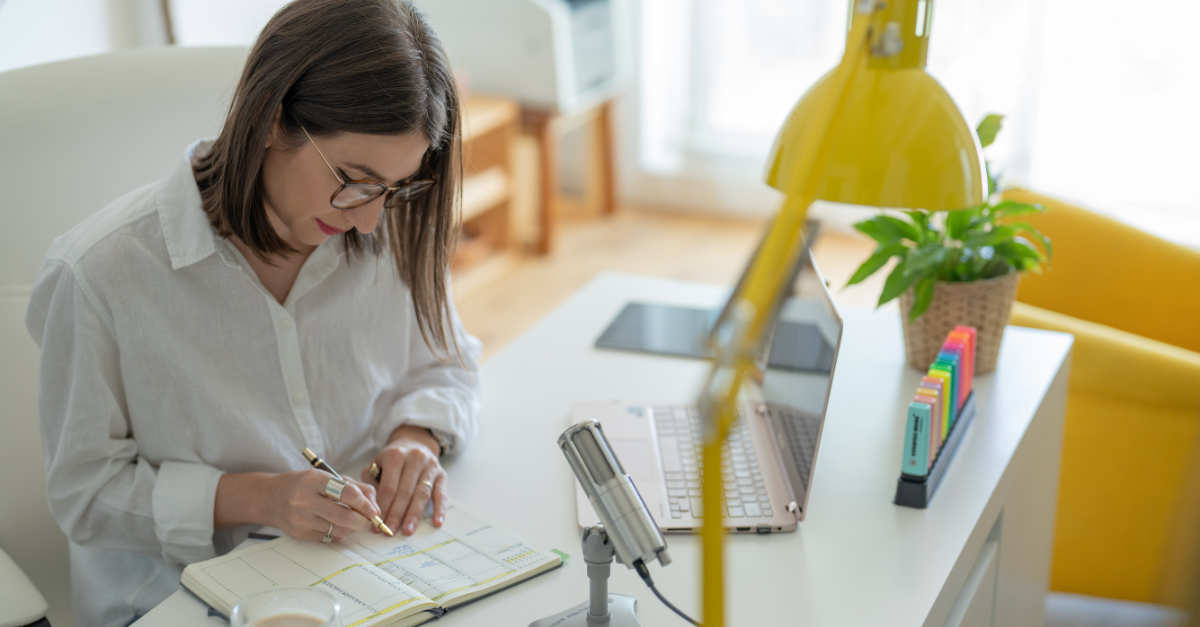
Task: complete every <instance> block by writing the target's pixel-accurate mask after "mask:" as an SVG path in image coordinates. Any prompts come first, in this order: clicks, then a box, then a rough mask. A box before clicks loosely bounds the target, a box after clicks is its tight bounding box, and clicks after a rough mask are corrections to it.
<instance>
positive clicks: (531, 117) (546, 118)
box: [524, 109, 558, 255]
mask: <svg viewBox="0 0 1200 627" xmlns="http://www.w3.org/2000/svg"><path fill="white" fill-rule="evenodd" d="M524 116H525V122H526V124H527V125H528V126H529V127H531V128H532V129H533V131H534V133H535V134H536V135H537V138H538V145H539V148H540V151H539V152H540V153H541V155H540V157H539V158H540V161H541V171H542V176H541V179H542V180H541V183H542V185H541V203H540V204H541V206H540V208H539V211H540V213H539V217H540V218H541V220H540V222H541V231H542V232H541V234H540V235H539V236H538V244H537V251H538V253H539V254H542V255H546V254H549V253H550V251H551V250H552V249H553V247H554V230H555V226H556V224H557V221H558V206H557V205H558V202H557V201H558V137H557V136H556V135H555V132H554V118H555V115H554V113H553V112H551V111H542V110H530V109H526V110H525V112H524Z"/></svg>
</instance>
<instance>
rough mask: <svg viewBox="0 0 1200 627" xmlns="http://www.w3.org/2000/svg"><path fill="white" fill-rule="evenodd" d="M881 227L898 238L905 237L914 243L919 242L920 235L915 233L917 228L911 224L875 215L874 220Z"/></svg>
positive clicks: (886, 216)
mask: <svg viewBox="0 0 1200 627" xmlns="http://www.w3.org/2000/svg"><path fill="white" fill-rule="evenodd" d="M874 219H875V220H877V221H878V222H879V224H880V225H882V226H883V228H884V229H888V230H890V231H892V232H893V233H896V234H897V235H899V236H900V237H906V238H908V239H910V240H912V241H914V242H919V241H921V234H920V233H919V232H918V231H917V226H916V225H915V224H913V223H911V222H905V221H904V220H901V219H900V218H894V217H892V216H889V215H877V216H875V218H874Z"/></svg>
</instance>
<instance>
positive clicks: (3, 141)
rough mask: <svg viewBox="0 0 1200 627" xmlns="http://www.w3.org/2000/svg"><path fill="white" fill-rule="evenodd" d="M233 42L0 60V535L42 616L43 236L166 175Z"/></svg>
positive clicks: (51, 565)
mask: <svg viewBox="0 0 1200 627" xmlns="http://www.w3.org/2000/svg"><path fill="white" fill-rule="evenodd" d="M245 56H246V49H244V48H144V49H139V50H129V51H122V52H116V53H111V54H104V55H98V56H94V57H85V58H81V59H72V60H69V61H60V62H56V63H48V64H45V65H38V66H33V67H28V68H21V69H17V70H12V71H8V72H0V434H2V435H0V460H4V468H5V475H6V476H5V478H4V479H3V480H2V481H0V549H2V550H3V551H5V552H7V553H8V554H9V555H10V556H11V557H12V559H13V561H15V562H16V564H17V565H18V566H19V567H20V568H21V569H22V570H23V571H24V572H25V573H26V574H27V575H28V576H29V579H30V580H32V581H33V584H34V585H35V586H36V587H37V588H38V589H39V590H40V591H41V593H42V594H43V595H44V596H45V597H46V600H47V602H48V603H49V606H50V611H49V619H50V622H51V623H52V624H53V625H54V626H55V627H69V626H70V625H71V624H72V620H71V593H70V585H69V584H70V566H69V562H68V557H67V539H66V537H65V536H64V535H63V533H62V532H61V531H60V530H59V528H58V525H57V523H55V521H54V520H53V518H52V517H51V516H50V512H49V508H48V506H47V504H46V479H45V466H44V464H43V458H42V447H41V436H40V434H39V430H38V361H39V360H38V349H37V345H35V344H34V343H33V340H32V339H31V338H30V337H29V333H28V332H27V331H26V330H25V309H26V307H27V305H28V303H29V294H30V287H31V285H32V283H33V280H34V278H35V277H36V275H37V270H38V266H39V263H40V262H41V259H42V256H43V255H44V254H45V252H46V250H47V249H48V248H49V246H50V242H51V241H52V240H53V239H54V238H55V237H56V236H58V235H60V234H62V233H64V232H66V231H67V230H69V229H70V228H71V227H73V226H75V225H76V224H78V223H79V222H80V221H82V220H83V219H84V218H86V217H87V216H89V215H90V214H92V213H93V212H95V211H97V210H99V209H101V208H102V207H104V206H105V205H107V204H108V203H109V202H111V201H112V200H114V199H116V198H117V197H119V196H121V195H123V194H124V193H126V192H128V191H131V190H133V189H135V188H137V187H141V186H142V185H145V184H147V183H151V182H153V181H156V180H159V179H162V178H164V177H166V176H167V175H168V174H169V173H170V172H171V170H172V169H173V168H174V167H175V164H176V163H178V161H179V159H181V158H182V156H183V151H184V149H185V148H187V146H188V144H189V143H191V142H192V141H193V140H195V139H197V138H200V137H209V136H213V135H215V134H216V133H217V132H218V131H219V129H220V127H221V123H222V122H223V121H224V117H225V113H226V110H227V108H228V103H229V100H230V98H231V96H232V93H233V89H234V87H235V85H236V83H237V79H238V77H239V76H240V75H241V69H242V64H243V63H244V60H245ZM113 576H118V577H119V576H120V573H113ZM2 614H3V611H2V609H0V623H3V616H2Z"/></svg>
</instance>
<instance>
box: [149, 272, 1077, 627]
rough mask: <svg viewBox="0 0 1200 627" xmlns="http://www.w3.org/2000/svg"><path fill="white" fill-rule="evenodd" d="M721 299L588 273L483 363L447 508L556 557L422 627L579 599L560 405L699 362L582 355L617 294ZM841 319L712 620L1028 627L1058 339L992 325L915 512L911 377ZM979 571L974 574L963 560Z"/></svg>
mask: <svg viewBox="0 0 1200 627" xmlns="http://www.w3.org/2000/svg"><path fill="white" fill-rule="evenodd" d="M725 294H726V290H724V289H722V288H719V287H713V286H707V285H699V284H694V283H683V282H679V281H671V280H664V279H653V278H645V277H638V276H632V275H621V274H604V275H601V276H599V277H598V278H596V279H595V280H594V281H592V282H591V283H589V284H588V285H587V286H586V287H585V288H583V289H582V290H580V291H579V292H578V293H577V294H575V295H574V296H572V297H571V298H570V299H569V300H568V301H567V302H565V303H564V304H562V305H561V306H560V307H558V308H557V309H556V310H554V312H552V313H551V314H550V315H548V316H546V318H545V319H543V320H542V321H540V322H539V323H538V324H537V325H535V326H534V327H533V328H532V329H530V330H529V331H527V332H526V333H525V334H524V335H522V336H521V337H520V338H518V339H517V340H516V341H514V342H513V343H512V344H511V345H510V346H508V347H507V348H505V349H504V350H502V351H501V352H499V353H498V354H496V355H495V356H494V357H493V358H492V359H491V360H489V361H488V362H487V364H486V365H485V366H484V368H483V385H484V401H483V406H484V412H483V418H482V426H483V428H482V433H481V436H480V438H479V440H478V441H477V442H476V443H475V444H474V445H473V446H472V448H471V449H470V450H468V451H467V453H466V455H465V456H464V457H462V458H461V459H458V460H456V461H454V462H452V463H451V464H450V465H448V466H447V469H448V472H449V475H450V491H451V495H452V496H453V497H454V498H455V499H456V500H458V501H460V502H462V503H463V504H465V505H467V506H468V507H470V508H472V509H474V510H476V511H478V512H480V513H481V514H483V515H484V516H486V517H488V518H490V519H491V520H492V521H493V522H495V523H496V524H497V525H499V526H502V527H504V528H505V529H509V530H511V531H513V532H516V533H518V534H519V535H521V536H523V537H524V538H526V539H527V540H529V541H532V542H534V543H536V544H538V545H540V546H542V547H544V548H556V549H560V550H563V551H565V552H567V553H569V554H570V555H571V556H572V557H571V559H570V560H569V561H568V563H567V564H566V565H565V566H564V567H563V568H560V569H558V570H556V571H553V572H551V573H548V574H546V575H543V576H541V577H538V578H536V579H534V580H532V581H529V582H526V583H523V584H521V585H519V586H517V587H515V588H512V589H510V590H508V591H505V592H503V593H500V594H498V595H496V596H493V597H491V598H488V599H485V600H483V601H480V602H478V603H475V604H472V605H468V606H466V607H463V608H460V609H459V610H456V611H454V612H452V613H450V614H447V615H446V616H445V617H443V618H442V619H440V620H439V621H438V623H436V624H439V625H490V626H502V625H510V626H513V627H525V626H526V625H528V624H529V623H530V622H531V621H533V620H535V619H538V618H541V617H543V616H545V615H547V614H550V613H552V612H554V611H556V610H561V609H565V608H567V607H570V606H572V605H574V604H576V603H580V602H582V601H584V600H586V599H587V578H586V574H585V568H584V564H583V560H582V559H581V557H582V556H581V555H580V554H579V538H580V529H579V527H578V525H577V523H576V520H575V493H574V481H575V479H574V476H573V475H572V474H571V471H570V469H569V467H568V466H567V463H566V460H565V459H563V456H562V453H561V452H559V450H558V447H557V446H556V445H555V441H556V439H557V438H558V435H559V434H560V433H561V432H562V431H563V429H565V428H566V426H567V422H566V421H567V412H568V408H569V407H570V405H571V404H572V403H573V402H576V401H583V400H604V399H624V400H639V399H641V400H647V401H687V400H689V399H691V398H693V396H694V393H695V390H696V388H697V385H698V382H699V380H700V378H701V376H702V374H703V373H704V371H705V368H706V364H705V363H703V362H700V361H693V360H687V359H677V358H670V357H655V356H649V355H638V354H633V353H619V352H610V351H600V350H596V349H594V348H592V342H593V341H594V340H595V338H596V337H597V336H598V335H599V334H600V332H601V331H602V330H603V329H604V328H605V326H606V325H607V324H608V323H609V321H610V320H612V318H613V317H614V316H615V315H616V314H617V312H618V311H620V309H621V307H622V306H624V304H625V303H626V302H628V301H630V300H639V301H646V302H660V303H671V304H680V305H691V306H712V305H715V304H717V303H719V302H721V301H722V299H723V298H724V297H725ZM842 313H843V316H844V317H845V319H846V330H845V334H844V339H843V345H842V351H841V356H840V358H839V360H838V369H837V373H836V375H835V378H834V389H833V395H832V397H831V399H830V404H829V414H828V418H827V421H826V424H825V432H824V436H823V441H822V442H821V449H820V452H819V456H818V460H817V468H816V471H815V474H814V484H813V491H812V496H811V500H810V501H809V513H808V516H807V518H806V520H805V521H804V522H803V523H801V524H800V529H799V530H798V531H796V532H795V533H784V534H771V535H761V536H759V535H740V536H729V537H728V540H727V541H726V544H725V547H726V551H727V554H726V555H727V579H726V581H727V584H726V585H727V592H726V597H727V604H728V609H729V623H730V624H732V625H783V624H797V625H806V626H817V625H838V626H854V625H863V626H871V627H876V626H879V625H913V626H916V625H927V626H933V625H946V624H950V625H992V624H995V625H1022V626H1035V625H1041V624H1042V622H1043V621H1042V614H1043V597H1044V594H1045V592H1046V587H1047V582H1048V581H1049V572H1050V548H1051V542H1052V532H1053V523H1054V506H1055V500H1056V497H1057V490H1058V464H1059V451H1060V449H1061V443H1062V424H1063V423H1062V420H1063V408H1064V404H1065V399H1066V387H1067V374H1068V370H1069V364H1070V353H1071V344H1072V338H1071V337H1070V336H1069V335H1063V334H1058V333H1051V332H1045V331H1035V330H1030V329H1020V328H1013V327H1010V328H1009V329H1008V330H1007V332H1006V335H1005V339H1004V347H1003V350H1002V351H1001V356H1000V365H999V367H998V369H997V371H996V372H995V373H994V374H992V375H987V376H983V377H980V378H979V379H978V381H977V385H976V389H977V394H978V403H979V414H978V416H977V417H976V419H975V422H974V423H973V424H972V425H971V428H970V430H969V431H968V432H967V433H966V434H965V436H966V437H965V439H964V440H963V442H962V445H961V446H960V448H959V450H958V453H957V455H956V457H955V459H954V461H953V464H952V465H951V467H950V468H949V469H948V472H947V475H946V477H945V479H944V480H943V482H942V485H941V487H940V488H939V489H938V492H937V494H936V495H935V497H934V500H933V503H932V504H931V506H930V507H929V509H925V510H916V509H908V508H903V507H897V506H895V505H892V502H891V501H892V497H893V494H894V491H895V484H896V477H897V473H898V468H899V465H900V441H901V438H902V431H903V417H904V408H905V407H906V405H907V402H908V399H909V398H910V397H911V395H912V393H913V390H915V389H916V384H917V382H918V381H919V380H920V374H919V373H918V372H917V371H915V370H913V369H911V368H908V367H906V366H905V365H904V354H903V352H904V349H903V346H902V344H901V342H902V340H901V335H900V321H899V319H898V318H897V314H896V313H894V312H887V313H875V312H871V311H866V310H855V309H851V310H843V312H842ZM989 536H991V540H990V541H989ZM997 540H998V542H997ZM667 541H668V544H669V545H670V548H671V556H672V557H673V558H674V559H675V562H674V563H673V564H672V565H671V566H669V567H667V568H661V567H658V566H655V567H652V569H651V570H652V573H653V575H654V580H655V582H656V583H657V584H658V585H659V587H660V589H661V590H662V591H663V593H664V594H665V595H666V596H667V598H668V599H670V600H671V601H672V602H674V603H675V604H677V605H679V606H680V607H681V608H683V609H684V610H685V611H690V612H692V613H693V614H694V615H696V617H697V618H699V616H698V614H699V603H698V597H699V594H698V593H699V579H698V577H699V564H700V552H699V542H698V538H697V537H694V536H680V535H671V536H668V537H667ZM981 556H982V558H981ZM983 563H986V564H990V567H988V568H983V567H981V566H977V564H983ZM610 590H611V591H612V592H617V593H622V594H629V595H633V596H636V597H637V598H638V614H639V617H640V618H641V622H642V624H643V625H646V626H647V627H649V626H651V625H680V626H682V625H683V624H684V623H683V622H682V620H681V619H679V618H677V617H676V616H675V615H674V614H672V613H670V611H669V610H667V609H666V608H665V607H664V606H663V605H662V604H661V603H659V602H658V600H657V599H655V598H654V597H653V595H652V594H651V593H650V591H649V590H648V589H647V588H646V587H645V585H644V584H643V583H642V582H641V580H640V579H638V578H637V576H636V575H635V574H634V573H632V571H627V570H625V569H624V568H619V567H617V568H614V569H613V578H612V580H611V582H610ZM972 599H973V600H974V601H973V602H969V601H971V600H972ZM993 599H994V601H995V602H994V603H993ZM993 605H994V607H995V610H994V621H993V615H992V612H993V610H992V607H993ZM204 614H205V613H204V609H203V607H202V606H201V605H200V603H199V602H198V601H197V600H196V599H195V598H194V597H191V596H190V594H188V593H186V592H179V593H176V594H175V595H174V596H172V597H171V598H170V599H168V600H167V601H166V602H164V603H163V604H162V605H160V606H159V607H158V608H156V609H155V610H154V611H153V612H151V613H150V614H149V615H147V616H146V617H145V618H144V619H143V620H141V621H139V622H138V625H139V627H155V626H159V625H162V626H164V627H188V626H191V625H194V626H196V627H215V626H217V625H219V624H220V621H218V620H217V619H209V618H206V617H205V615H204ZM981 619H982V620H981Z"/></svg>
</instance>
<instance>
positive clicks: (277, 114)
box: [263, 102, 283, 150]
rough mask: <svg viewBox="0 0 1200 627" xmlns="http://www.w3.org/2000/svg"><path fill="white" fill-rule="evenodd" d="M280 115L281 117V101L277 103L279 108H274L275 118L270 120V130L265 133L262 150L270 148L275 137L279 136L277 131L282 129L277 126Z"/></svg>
mask: <svg viewBox="0 0 1200 627" xmlns="http://www.w3.org/2000/svg"><path fill="white" fill-rule="evenodd" d="M282 117H283V103H282V102H281V103H279V108H278V109H275V119H274V120H272V121H271V132H270V133H267V145H266V146H263V149H264V150H265V149H267V148H270V147H271V144H274V143H275V139H276V138H277V137H280V135H279V133H280V132H282V130H283V129H281V128H279V120H280V118H282Z"/></svg>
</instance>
